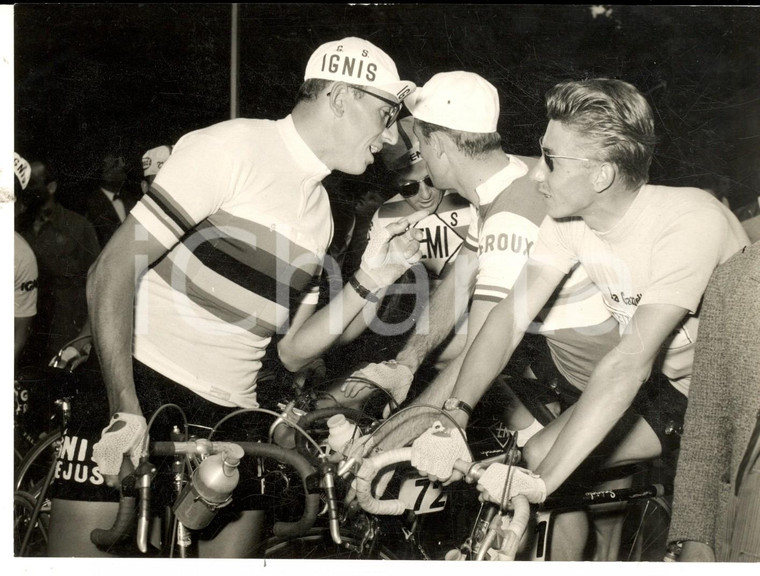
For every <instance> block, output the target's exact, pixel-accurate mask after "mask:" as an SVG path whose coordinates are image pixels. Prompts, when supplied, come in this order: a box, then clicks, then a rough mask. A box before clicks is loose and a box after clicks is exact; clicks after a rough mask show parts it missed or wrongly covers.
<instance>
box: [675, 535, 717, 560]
mask: <svg viewBox="0 0 760 576" xmlns="http://www.w3.org/2000/svg"><path fill="white" fill-rule="evenodd" d="M678 561H679V562H715V551H714V550H713V549H712V548H711V547H710V546H708V545H707V544H705V543H704V542H697V541H696V540H687V541H685V542H684V543H683V548H682V549H681V554H680V556H678Z"/></svg>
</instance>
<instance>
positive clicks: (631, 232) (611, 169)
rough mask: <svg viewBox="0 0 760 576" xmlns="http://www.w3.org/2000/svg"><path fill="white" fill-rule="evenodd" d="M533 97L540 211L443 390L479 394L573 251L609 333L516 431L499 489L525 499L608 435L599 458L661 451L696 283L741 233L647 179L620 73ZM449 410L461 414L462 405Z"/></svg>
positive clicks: (689, 342) (705, 204)
mask: <svg viewBox="0 0 760 576" xmlns="http://www.w3.org/2000/svg"><path fill="white" fill-rule="evenodd" d="M546 105H547V112H548V118H549V123H548V126H547V128H546V131H545V132H544V135H543V138H542V139H541V141H540V146H541V153H542V158H541V161H539V162H538V163H536V164H535V166H534V167H533V169H532V171H531V173H530V177H531V180H533V181H534V182H536V183H537V184H538V192H539V193H540V196H541V197H542V199H543V202H544V204H545V206H546V211H547V214H548V216H549V217H548V218H546V219H545V220H544V222H543V224H542V225H541V229H540V232H539V236H538V240H537V242H536V245H535V247H534V249H533V251H532V253H531V257H530V260H529V261H528V263H527V265H526V266H525V268H524V269H523V271H522V273H521V275H520V277H519V278H518V279H517V281H516V283H515V290H514V292H513V293H512V295H511V296H510V297H509V298H506V299H504V300H502V301H501V302H500V303H499V304H497V305H496V307H495V308H494V309H493V311H492V312H491V313H490V315H489V316H488V319H487V321H486V322H485V324H484V325H483V328H482V330H481V331H480V333H479V334H478V336H477V338H476V339H475V341H474V342H473V344H472V346H471V348H470V351H469V353H468V354H467V358H466V360H465V362H464V364H463V366H462V369H461V371H460V373H459V377H458V379H457V382H456V386H455V388H454V392H453V394H454V395H455V396H456V397H457V398H459V399H460V400H461V401H463V402H465V403H467V404H469V405H473V404H475V403H476V402H477V401H478V400H479V399H480V398H481V396H482V395H483V393H484V392H485V390H486V389H487V388H488V387H489V385H490V383H491V381H492V380H493V378H494V377H495V376H496V375H497V374H499V373H500V371H501V370H502V369H503V368H504V366H505V365H506V364H507V362H508V361H509V360H510V357H511V355H512V354H513V352H514V350H515V349H516V347H517V345H518V343H519V342H520V340H521V339H522V337H523V335H524V334H525V332H526V330H527V329H528V327H529V325H530V322H531V320H532V319H533V318H534V317H535V315H536V314H537V313H538V312H539V310H541V308H542V306H544V304H545V303H546V302H547V300H548V299H549V298H550V297H551V295H552V294H553V293H554V291H555V290H556V288H557V286H558V285H559V284H560V282H561V281H562V280H563V278H564V277H565V275H566V274H567V273H568V271H569V270H571V269H572V268H573V267H575V266H577V265H578V264H580V265H582V266H583V267H584V268H585V269H586V270H587V271H588V275H589V277H590V278H591V280H592V282H593V283H594V284H595V285H596V286H598V287H599V288H600V290H601V293H602V296H603V298H604V303H605V305H606V307H607V309H608V310H609V312H610V313H611V314H612V315H614V317H615V319H616V320H617V322H618V324H619V333H620V342H619V343H618V344H617V345H616V346H615V347H614V348H613V349H611V350H610V351H609V352H608V353H607V354H605V355H604V356H603V357H602V358H600V359H599V361H598V362H597V363H596V366H595V367H594V369H593V372H592V373H591V375H590V378H589V379H588V381H587V382H586V383H584V385H583V386H581V387H580V389H579V391H578V392H579V396H580V397H579V399H578V400H577V402H576V403H575V404H574V405H573V406H571V407H570V408H568V409H567V410H566V411H565V412H563V413H562V414H561V415H560V416H559V417H558V418H557V419H556V420H554V421H552V422H551V423H550V424H548V425H547V426H546V427H545V428H544V429H543V430H541V431H540V432H538V433H537V434H536V435H535V436H534V437H533V438H532V439H531V440H530V441H528V443H527V444H526V446H525V448H524V450H523V457H524V459H525V461H526V462H527V466H528V468H529V470H525V469H522V468H513V469H512V474H511V476H510V483H511V484H510V485H511V486H512V490H511V492H510V497H512V496H514V495H515V494H524V495H525V496H527V498H528V499H529V500H530V501H531V502H542V501H543V500H544V499H545V498H546V496H547V495H548V494H551V493H552V492H554V491H555V490H557V488H558V487H559V486H560V485H562V484H563V482H565V480H566V479H567V478H568V477H569V476H570V474H572V473H573V472H575V471H576V469H577V468H578V467H579V466H580V465H581V464H582V463H583V462H584V461H585V460H586V458H587V457H589V455H590V454H591V453H592V451H594V450H595V449H596V448H597V447H598V446H599V445H600V444H602V445H603V444H604V443H606V442H607V441H608V439H609V438H611V437H613V438H616V442H615V444H614V446H613V451H612V452H611V453H610V454H608V455H607V460H606V464H607V465H616V464H623V463H630V462H637V461H642V460H647V459H651V458H655V457H657V456H660V455H662V456H663V457H666V456H668V455H673V454H674V451H675V449H676V448H677V447H678V444H679V433H678V430H679V429H680V428H681V427H682V425H683V416H684V411H685V408H686V397H687V394H688V391H689V383H690V380H691V374H692V362H693V354H694V344H695V341H696V336H697V327H698V323H699V318H698V309H699V307H700V301H701V299H702V295H703V293H704V291H705V287H706V286H707V282H708V279H709V278H710V275H711V274H712V272H713V270H714V269H715V268H716V267H717V266H718V265H719V264H721V263H722V262H725V261H726V260H727V259H728V258H729V257H730V256H731V255H732V254H733V253H735V252H736V251H737V250H739V249H740V248H741V247H742V246H743V245H745V244H747V243H748V239H747V236H746V234H745V233H744V230H743V229H742V228H741V225H740V224H739V222H738V220H737V219H736V217H735V216H734V215H733V214H732V213H731V212H730V211H729V210H728V209H727V208H726V207H725V206H724V205H723V204H721V203H720V202H719V201H717V200H716V199H715V198H714V197H713V196H712V195H711V194H709V193H707V192H705V191H703V190H699V189H696V188H673V187H665V186H655V185H651V184H648V183H647V180H648V173H649V166H650V163H651V160H652V154H653V149H654V143H655V135H654V119H653V114H652V110H651V108H650V107H649V104H648V103H647V101H646V100H645V98H644V97H643V95H642V94H641V93H640V92H639V91H638V90H637V89H636V88H634V87H633V86H632V85H630V84H628V83H626V82H622V81H620V80H609V79H591V80H585V81H579V82H565V83H561V84H558V85H557V86H555V87H554V88H552V89H551V90H550V91H549V93H548V94H547V97H546ZM650 376H651V377H650ZM453 416H454V417H455V418H456V420H457V422H458V423H459V424H460V425H462V426H464V425H466V423H467V421H468V415H467V414H466V413H463V412H461V411H460V412H458V413H453ZM442 448H443V447H442ZM444 452H445V450H439V451H438V455H437V456H438V457H437V460H436V468H435V470H436V473H437V476H438V477H439V478H450V477H453V475H452V474H451V461H450V460H449V458H448V456H447V455H446V454H444ZM452 453H454V451H452ZM455 457H456V456H455ZM428 469H429V468H428ZM531 471H533V472H531ZM506 472H507V470H506V467H500V465H499V466H497V467H496V468H494V469H493V472H492V470H491V468H489V473H490V474H489V476H490V478H489V481H488V487H486V486H485V485H484V486H483V487H482V488H483V489H484V490H485V491H486V493H485V497H486V498H488V499H491V500H495V501H498V499H499V498H500V497H501V490H500V489H499V490H496V491H498V492H499V493H498V494H496V493H492V490H493V487H494V486H496V485H498V486H500V487H503V486H504V485H505V484H504V482H505V481H506ZM489 487H490V488H489ZM571 519H572V522H573V523H574V524H573V525H572V526H567V525H566V526H565V534H582V533H583V531H584V525H585V516H584V515H582V514H581V515H573V516H572V518H571ZM555 534H556V532H555ZM567 559H573V558H567ZM606 559H607V560H610V559H614V558H606Z"/></svg>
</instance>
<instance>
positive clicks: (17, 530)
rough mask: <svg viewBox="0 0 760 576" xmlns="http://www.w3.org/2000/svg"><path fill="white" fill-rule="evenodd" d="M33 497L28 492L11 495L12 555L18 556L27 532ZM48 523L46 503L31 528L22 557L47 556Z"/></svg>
mask: <svg viewBox="0 0 760 576" xmlns="http://www.w3.org/2000/svg"><path fill="white" fill-rule="evenodd" d="M35 503H36V501H35V499H34V496H32V495H31V494H29V493H28V492H23V491H21V490H16V491H15V492H14V493H13V555H14V556H20V552H21V545H22V544H23V541H24V537H25V535H26V533H27V530H29V526H30V522H31V518H32V513H33V512H34V506H35ZM49 523H50V504H49V503H48V502H46V503H45V504H44V505H43V506H42V509H41V510H40V514H39V516H38V517H37V522H35V524H34V527H33V528H32V533H31V536H30V538H29V541H28V542H27V546H26V551H25V553H24V556H27V557H30V556H31V557H38V558H39V557H44V556H47V543H48V526H49Z"/></svg>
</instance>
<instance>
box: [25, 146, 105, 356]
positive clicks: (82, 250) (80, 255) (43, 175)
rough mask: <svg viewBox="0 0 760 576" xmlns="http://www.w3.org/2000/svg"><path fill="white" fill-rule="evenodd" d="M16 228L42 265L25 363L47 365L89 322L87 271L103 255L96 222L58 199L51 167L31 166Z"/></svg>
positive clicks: (39, 163)
mask: <svg viewBox="0 0 760 576" xmlns="http://www.w3.org/2000/svg"><path fill="white" fill-rule="evenodd" d="M30 167H31V169H30V174H31V176H30V179H29V184H28V185H27V187H26V188H25V189H24V190H23V192H22V194H21V196H20V201H21V204H22V205H23V210H22V212H21V214H19V216H18V217H17V218H16V229H17V231H18V232H19V233H20V234H21V235H22V236H23V237H24V239H25V240H26V241H27V242H28V243H29V245H30V246H31V247H32V250H34V254H35V256H36V257H37V264H38V266H39V289H38V302H37V321H36V322H35V327H34V330H33V341H30V342H29V343H28V344H27V350H26V351H25V353H24V358H25V361H27V362H28V363H30V364H34V365H40V366H41V365H46V364H47V363H48V361H49V360H50V359H51V358H52V357H53V356H55V354H56V353H57V352H58V351H59V350H60V348H61V347H62V346H63V345H64V344H65V343H66V342H68V341H69V340H71V339H72V338H74V337H75V336H76V335H77V334H79V332H80V331H81V330H82V328H83V327H84V325H85V323H86V321H87V300H86V296H85V287H86V283H87V271H88V269H89V268H90V265H91V264H92V263H93V262H94V261H95V258H96V257H97V255H98V252H99V251H100V247H99V245H98V238H97V236H96V234H95V230H94V229H93V227H92V224H90V222H89V221H88V220H87V219H86V218H85V217H84V216H81V215H80V214H77V213H76V212H73V211H71V210H68V209H66V208H64V207H63V206H61V204H60V203H58V202H57V200H56V196H55V193H56V190H57V189H58V180H57V178H56V175H55V173H54V172H53V170H52V168H51V166H50V164H49V163H43V162H40V161H36V162H32V163H31V165H30Z"/></svg>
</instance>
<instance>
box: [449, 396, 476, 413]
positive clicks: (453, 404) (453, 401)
mask: <svg viewBox="0 0 760 576" xmlns="http://www.w3.org/2000/svg"><path fill="white" fill-rule="evenodd" d="M443 409H444V410H446V411H451V410H461V411H462V412H464V413H465V414H467V416H468V417H471V416H472V406H470V405H469V404H467V402H462V401H461V400H459V399H458V398H449V399H448V400H446V402H444V404H443Z"/></svg>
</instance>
